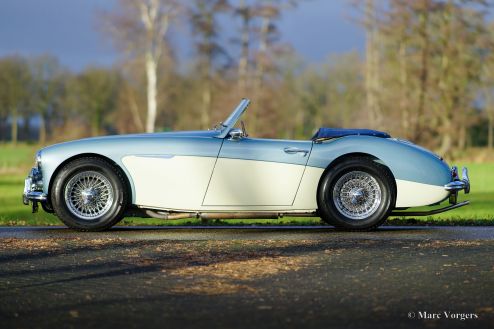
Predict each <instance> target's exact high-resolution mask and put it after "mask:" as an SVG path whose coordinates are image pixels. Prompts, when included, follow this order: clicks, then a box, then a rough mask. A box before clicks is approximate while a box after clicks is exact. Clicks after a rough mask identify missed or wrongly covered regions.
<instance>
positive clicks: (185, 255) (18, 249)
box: [0, 227, 494, 329]
mask: <svg viewBox="0 0 494 329" xmlns="http://www.w3.org/2000/svg"><path fill="white" fill-rule="evenodd" d="M493 292H494V227H384V228H382V229H381V230H379V231H375V232H365V233H348V232H339V231H335V230H333V229H332V228H328V227H292V228H286V227H268V228H250V227H249V228H246V227H241V228H232V227H227V228H217V227H214V228H211V227H208V228H197V227H194V228H170V227H159V228H150V227H137V228H129V227H124V228H116V229H114V230H111V231H109V232H103V233H79V232H74V231H70V230H68V229H65V228H30V227H26V228H7V227H4V228H0V327H1V328H59V327H69V328H70V327H77V328H78V327H84V328H87V327H93V326H97V327H105V328H110V327H111V328H113V327H121V328H134V327H135V328H146V327H156V328H254V329H260V328H279V327H284V328H285V327H287V328H302V327H303V328H332V327H336V328H415V327H424V328H493V327H494V294H493ZM462 318H463V320H462Z"/></svg>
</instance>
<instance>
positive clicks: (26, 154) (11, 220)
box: [0, 144, 494, 225]
mask: <svg viewBox="0 0 494 329" xmlns="http://www.w3.org/2000/svg"><path fill="white" fill-rule="evenodd" d="M36 149H37V146H35V145H25V144H22V145H18V146H17V147H15V148H14V147H12V146H10V145H2V144H0V225H60V224H61V223H60V221H59V220H58V219H57V218H56V217H55V216H53V215H50V214H47V213H45V212H44V211H42V210H41V209H40V211H39V212H38V213H36V214H32V213H31V209H30V207H27V206H24V205H23V204H22V200H21V195H22V189H23V186H24V178H25V176H26V174H27V172H28V171H29V168H30V167H31V165H32V163H33V161H34V159H33V158H34V152H35V151H36ZM461 165H467V166H468V168H469V169H470V178H471V182H472V191H471V193H470V194H469V195H464V194H463V193H460V198H459V199H460V201H462V200H470V201H471V204H470V205H469V206H466V207H463V208H459V209H455V210H452V211H449V212H446V213H442V214H438V215H434V216H429V217H417V218H416V219H412V220H407V221H402V220H401V219H400V220H399V221H396V220H395V221H391V222H393V223H396V224H401V223H404V224H406V223H414V222H415V220H416V221H418V222H419V223H428V222H429V223H434V224H486V225H492V224H494V163H483V164H475V163H465V164H463V163H458V166H461ZM443 205H446V202H445V203H443ZM121 223H122V224H123V225H185V224H187V225H204V224H205V223H204V222H201V221H200V220H196V219H182V220H176V221H163V220H159V219H149V218H147V219H143V218H126V219H124V220H123V221H122V222H121ZM320 223H321V221H320V219H319V218H289V217H286V218H281V219H278V220H261V219H259V220H228V221H212V222H209V223H208V224H209V225H223V224H247V225H253V224H255V225H269V224H276V225H291V224H295V225H317V224H320Z"/></svg>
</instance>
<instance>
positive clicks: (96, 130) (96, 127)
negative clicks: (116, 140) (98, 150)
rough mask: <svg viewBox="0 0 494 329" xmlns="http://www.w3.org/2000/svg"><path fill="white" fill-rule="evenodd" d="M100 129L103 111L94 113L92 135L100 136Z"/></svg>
mask: <svg viewBox="0 0 494 329" xmlns="http://www.w3.org/2000/svg"><path fill="white" fill-rule="evenodd" d="M100 128H101V111H100V110H96V112H95V113H93V115H92V118H91V135H92V136H99V135H100V130H101V129H100Z"/></svg>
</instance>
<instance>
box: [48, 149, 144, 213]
mask: <svg viewBox="0 0 494 329" xmlns="http://www.w3.org/2000/svg"><path fill="white" fill-rule="evenodd" d="M83 158H99V159H101V160H104V161H105V162H107V163H108V164H110V165H111V166H113V167H114V168H115V170H117V171H118V172H119V174H120V175H121V176H122V177H123V179H124V182H125V188H126V189H127V192H128V200H127V204H128V205H129V206H130V205H132V203H133V196H134V189H133V185H132V183H131V180H130V178H129V175H128V174H127V173H126V171H125V170H124V169H123V168H122V167H121V166H120V165H119V164H118V163H116V162H115V161H114V160H112V159H110V158H108V157H106V156H104V155H101V154H98V153H81V154H77V155H74V156H72V157H69V158H67V159H65V160H64V161H63V162H61V163H60V164H59V165H58V166H57V168H56V169H55V171H54V172H53V174H52V175H51V177H50V182H49V184H48V196H49V197H48V200H51V190H52V187H53V183H54V181H55V179H56V177H57V176H58V173H59V172H60V170H62V168H63V167H64V166H65V165H66V164H68V163H70V162H72V161H74V160H78V159H83ZM50 206H51V201H50Z"/></svg>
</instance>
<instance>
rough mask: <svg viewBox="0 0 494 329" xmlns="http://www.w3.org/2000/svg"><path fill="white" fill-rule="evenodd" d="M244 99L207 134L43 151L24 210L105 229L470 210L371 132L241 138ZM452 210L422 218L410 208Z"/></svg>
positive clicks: (441, 174) (437, 175) (417, 151)
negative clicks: (143, 222)
mask: <svg viewBox="0 0 494 329" xmlns="http://www.w3.org/2000/svg"><path fill="white" fill-rule="evenodd" d="M249 103H250V102H249V100H247V99H243V100H242V101H241V102H240V104H239V105H238V106H237V108H236V109H235V110H234V111H233V112H232V114H231V115H230V116H229V117H228V118H227V119H226V120H225V121H224V122H223V123H221V124H219V125H217V126H216V127H215V128H214V129H212V130H207V131H185V132H171V133H154V134H139V135H122V136H108V137H97V138H88V139H81V140H76V141H72V142H67V143H62V144H56V145H52V146H49V147H46V148H44V149H42V150H40V151H39V152H38V153H37V155H36V163H35V166H34V168H33V169H32V170H31V173H30V174H29V176H28V178H27V179H26V181H25V187H24V198H23V199H24V203H25V204H26V205H28V204H30V203H32V207H33V212H35V211H36V210H37V209H38V204H41V206H42V207H43V209H44V210H45V211H47V212H50V213H55V214H56V215H57V216H58V217H59V218H60V219H61V220H62V221H63V222H64V223H65V224H66V225H67V226H69V227H71V228H74V229H78V230H104V229H108V228H110V227H112V226H113V225H115V224H116V223H118V221H120V220H121V219H122V218H123V217H124V216H141V217H146V216H148V217H156V218H161V219H178V218H187V217H197V218H205V219H213V218H221V219H226V218H278V217H282V216H304V217H306V216H319V217H321V218H322V219H323V220H324V221H326V222H327V223H329V224H331V225H334V226H336V227H339V228H344V229H350V230H368V229H373V228H376V227H377V226H379V225H380V224H382V223H383V222H384V221H385V220H386V218H387V217H388V216H389V215H391V214H396V215H400V216H406V215H414V216H419V215H429V214H434V213H438V212H442V211H446V210H450V209H453V208H458V207H461V206H464V205H466V204H468V201H464V202H462V203H457V195H458V191H460V190H464V192H465V193H469V190H470V183H469V179H468V172H467V169H466V168H463V172H462V177H461V178H460V177H459V175H458V171H457V169H456V167H453V168H452V169H451V168H449V166H448V165H447V164H446V163H445V162H444V161H443V160H442V159H441V157H439V156H437V155H435V154H434V153H432V152H430V151H428V150H426V149H424V148H421V147H419V146H416V145H414V144H412V143H410V142H407V141H402V140H399V139H395V138H391V137H390V136H389V135H388V134H386V133H383V132H379V131H373V130H364V129H358V130H349V129H329V128H321V129H319V131H318V132H317V133H316V134H315V135H314V136H313V137H312V139H310V140H281V139H261V138H250V137H248V135H247V132H246V130H245V127H244V125H243V123H242V125H241V128H235V125H236V124H237V122H238V121H239V119H240V117H241V115H242V114H243V113H244V112H245V110H246V109H247V107H248V105H249ZM446 199H449V202H450V203H451V205H449V206H446V207H444V208H441V209H434V210H430V211H420V212H417V211H412V212H407V211H403V210H405V209H407V208H410V207H418V206H425V205H436V204H438V203H440V202H441V201H443V200H446Z"/></svg>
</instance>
